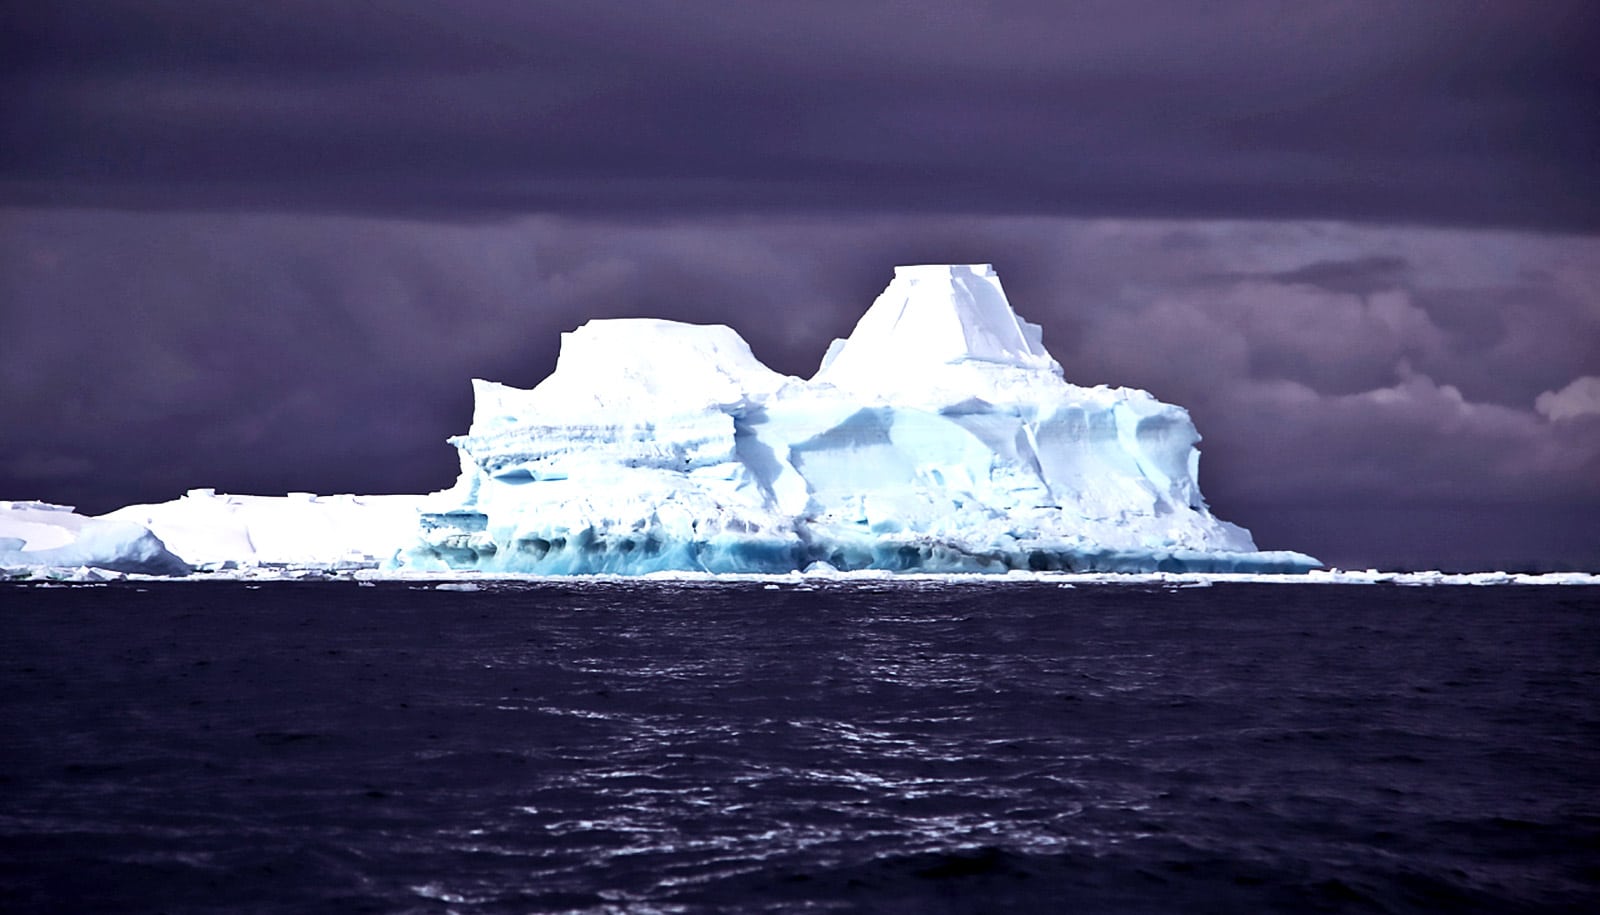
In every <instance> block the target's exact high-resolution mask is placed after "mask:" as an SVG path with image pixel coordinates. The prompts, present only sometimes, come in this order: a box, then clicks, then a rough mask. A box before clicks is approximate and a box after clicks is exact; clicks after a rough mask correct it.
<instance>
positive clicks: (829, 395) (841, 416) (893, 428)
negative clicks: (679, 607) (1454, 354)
mask: <svg viewBox="0 0 1600 915" xmlns="http://www.w3.org/2000/svg"><path fill="white" fill-rule="evenodd" d="M473 385H474V393H475V396H476V403H475V407H474V413H473V419H472V425H471V428H470V429H469V430H468V432H467V434H466V435H462V436H457V437H456V438H453V439H451V442H452V443H453V444H454V445H455V446H456V448H457V449H458V450H459V452H460V458H461V476H460V479H459V480H458V481H457V483H456V485H455V486H454V487H453V488H452V489H448V490H444V491H442V492H438V493H433V494H431V495H426V496H424V495H399V496H349V495H343V496H316V495H312V494H310V493H294V494H291V495H288V496H279V497H268V496H236V495H234V496H230V495H222V494H218V493H216V492H214V491H212V490H208V489H196V490H191V491H190V492H189V494H188V495H186V496H184V497H183V498H181V499H177V500H174V501H171V502H165V503H161V504H157V505H132V506H128V507H126V508H122V509H118V510H117V511H115V512H112V513H110V514H109V515H106V516H104V517H103V518H100V519H90V518H84V517H83V516H81V515H76V514H74V513H72V512H71V510H70V509H58V508H55V507H50V506H41V505H40V504H39V503H0V567H10V568H19V567H20V568H25V569H38V568H46V567H57V568H73V567H78V566H91V567H99V568H106V569H114V570H118V571H121V572H130V573H148V574H162V575H173V574H183V573H184V572H185V571H187V570H188V567H189V566H190V565H193V566H197V567H199V568H202V569H206V570H222V569H227V568H230V567H235V568H263V567H265V568H273V567H278V568H282V567H289V568H302V569H304V568H309V567H315V568H323V569H328V570H339V569H346V570H348V569H353V568H360V567H374V566H382V567H384V568H386V569H388V570H389V571H390V572H392V573H394V574H416V573H422V574H427V573H436V574H449V573H453V572H462V571H470V572H490V573H504V574H532V575H565V574H624V575H645V574H652V573H666V572H679V573H689V574H703V573H740V574H782V573H787V572H796V571H807V570H809V571H811V572H813V573H817V572H820V573H832V572H834V571H844V572H852V571H856V572H859V571H862V570H886V571H892V572H917V573H957V574H959V573H974V572H976V573H1002V572H1011V571H1019V572H1056V571H1063V572H1184V573H1196V572H1210V573H1257V574H1261V573H1284V572H1289V573H1294V572H1304V571H1306V570H1308V569H1312V568H1315V567H1316V566H1318V565H1319V563H1318V562H1317V561H1316V560H1315V559H1312V558H1311V557H1310V556H1307V555H1305V554H1303V553H1294V552H1260V551H1257V550H1256V548H1255V544H1254V543H1253V542H1252V541H1251V539H1250V534H1249V532H1248V531H1245V530H1244V529H1242V528H1240V527H1237V526H1235V525H1232V524H1229V523H1227V522H1225V521H1222V520H1219V519H1217V518H1216V517H1214V516H1212V514H1211V513H1210V511H1209V510H1207V508H1206V505H1205V502H1204V500H1203V499H1202V498H1201V496H1200V487H1199V484H1198V482H1197V479H1196V477H1197V472H1198V464H1199V457H1200V454H1199V452H1198V451H1197V450H1196V449H1195V447H1194V446H1195V443H1196V442H1197V441H1199V435H1197V434H1196V432H1195V429H1194V425H1193V423H1191V422H1190V420H1189V414H1188V413H1187V412H1186V411H1184V410H1183V409H1182V408H1180V407H1175V406H1172V405H1170V404H1164V403H1161V402H1160V401H1158V400H1156V399H1155V398H1154V397H1152V396H1150V395H1149V394H1148V393H1146V392H1144V391H1139V390H1133V389H1129V388H1107V387H1104V386H1100V387H1095V388H1082V387H1078V386H1076V385H1072V384H1068V383H1067V382H1066V381H1065V380H1063V378H1062V371H1061V366H1060V365H1059V364H1058V363H1057V362H1056V361H1055V359H1053V358H1051V356H1050V354H1049V352H1047V351H1046V350H1045V348H1044V343H1043V338H1042V334H1041V331H1040V328H1039V327H1038V325H1035V324H1030V323H1029V322H1027V321H1024V320H1022V319H1021V318H1019V317H1018V316H1017V314H1016V312H1014V311H1013V310H1012V309H1011V305H1010V303H1009V302H1008V301H1007V300H1006V295H1005V291H1004V290H1003V289H1002V288H1001V286H1000V279H999V277H998V276H996V275H995V272H994V269H993V268H992V267H990V266H989V265H987V264H979V265H926V266H913V267H897V268H896V269H895V276H894V280H893V281H892V282H891V283H890V284H889V286H888V288H887V289H885V290H884V292H883V294H882V295H880V296H879V297H878V299H877V301H876V302H874V303H873V305H872V307H871V308H870V309H868V310H867V312H866V314H865V315H863V316H862V318H861V320H860V322H859V323H858V324H857V325H856V328H855V330H854V331H853V332H852V333H851V335H850V337H849V338H848V339H845V340H835V341H834V342H833V345H832V346H830V347H828V351H827V354H826V355H825V356H824V357H823V360H822V365H821V367H820V368H819V369H818V370H817V372H816V374H815V375H814V376H813V377H812V378H811V380H809V381H805V380H802V379H799V378H794V377H790V376H786V375H779V374H778V373H776V372H774V371H772V370H771V369H769V368H767V367H766V366H765V365H763V364H761V362H760V361H759V360H757V359H756V357H755V356H754V355H753V354H752V353H751V352H750V347H749V345H748V344H746V343H745V341H744V339H743V338H741V337H740V336H739V334H738V333H736V332H735V331H734V330H732V329H731V328H728V327H724V326H721V325H711V326H702V325H693V324H683V323H679V322H676V321H664V320H657V319H651V318H628V319H615V320H596V321H590V322H589V323H587V324H585V325H583V326H582V327H579V328H578V329H577V330H575V331H572V332H571V333H567V334H563V335H562V341H561V353H560V357H559V359H558V361H557V364H556V370H555V372H554V373H553V374H551V376H550V377H549V378H547V379H545V380H544V382H543V383H541V384H540V385H538V386H537V387H535V388H534V389H533V390H531V391H524V390H518V389H515V388H510V387H506V386H504V385H500V384H494V383H492V382H487V381H474V382H473ZM180 557H181V558H180Z"/></svg>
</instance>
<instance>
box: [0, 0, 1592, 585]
mask: <svg viewBox="0 0 1600 915" xmlns="http://www.w3.org/2000/svg"><path fill="white" fill-rule="evenodd" d="M1597 23H1600V14H1597V12H1596V8H1595V7H1594V5H1593V4H1588V3H1548V4H1539V5H1536V6H1535V5H1524V4H1475V5H1441V4H1414V3H1383V2H1360V3H1340V4H1327V5H1322V6H1313V5H1308V4H1282V3H1270V2H1264V0H1263V2H1235V3H1227V4H1221V5H1203V6H1202V5H1184V4H1141V3H1119V4H1055V3H1048V4H1047V3H990V4H974V3H960V4H956V3H950V4H942V3H917V4H910V3H906V4H864V3H819V4H807V5H804V6H803V7H802V6H774V5H770V4H742V3H726V4H724V3H709V2H695V3H671V4H669V3H665V2H662V3H654V2H641V3H637V4H628V5H626V7H607V6H605V5H599V4H540V3H490V2H465V3H456V4H435V3H420V2H418V3H411V2H396V3H390V4H383V5H337V6H336V5H330V4H321V3H318V4H312V3H298V2H283V3H276V4H271V5H269V6H267V7H263V8H259V9H252V10H249V11H245V10H243V9H242V8H240V7H237V6H236V5H232V4H222V3H210V2H167V3H154V2H147V3H134V2H127V3H113V2H107V3H84V4H55V5H33V6H31V7H28V8H22V7H18V8H15V9H8V10H7V11H6V12H4V13H0V35H4V36H5V37H4V38H0V42H4V43H5V47H3V48H0V80H3V82H4V86H3V88H4V94H3V96H0V129H3V142H0V206H3V207H5V208H4V209H0V497H5V498H45V499H50V500H55V501H60V502H65V503H69V504H76V505H79V506H82V507H84V508H86V509H87V510H90V511H102V510H106V509H110V508H112V507H115V506H117V505H120V504H125V503H127V502H132V501H145V500H163V499H167V498H171V497H173V496H175V495H177V494H178V493H180V492H181V491H182V490H184V489H186V488H189V487H193V486H216V487H218V488H220V489H224V490H232V491H240V492H284V491H288V490H315V491H322V492H331V491H352V490H354V491H367V492H377V491H425V490H429V489H435V488H440V487H443V486H446V485H448V484H449V483H450V482H451V480H452V479H453V475H454V472H455V461H454V455H453V452H452V449H450V448H449V446H447V445H445V444H444V443H443V438H444V437H445V436H447V435H450V434H453V433H456V432H460V431H463V430H464V429H465V427H466V424H467V421H468V419H469V413H470V407H471V404H470V388H469V386H468V384H467V380H468V379H469V378H471V377H487V378H492V379H495V380H499V381H504V382H508V383H511V384H516V385H521V386H531V385H533V384H535V383H537V382H538V381H539V379H540V378H542V377H543V375H544V374H545V373H547V372H548V371H549V370H550V368H551V367H552V366H553V364H554V359H555V354H556V348H557V345H558V337H559V333H560V332H561V331H563V330H570V329H571V328H573V327H575V326H577V325H578V324H581V323H582V322H583V321H585V320H588V319H591V318H596V317H611V316H624V315H656V316H663V317H671V318H678V319H682V320H690V321H701V322H717V323H725V324H729V325H731V326H733V327H734V328H735V329H737V330H738V331H739V332H740V333H741V334H743V335H744V336H745V337H746V339H748V340H749V341H750V342H751V344H752V346H753V348H754V350H755V352H756V354H757V355H758V356H760V357H761V358H762V359H763V360H764V361H766V362H767V363H768V364H770V365H772V366H773V367H774V368H776V369H778V370H780V371H783V372H787V373H790V374H795V375H800V376H809V375H810V374H811V372H812V371H813V370H814V368H815V367H816V363H817V361H818V360H819V359H820V357H821V355H822V353H823V351H824V350H825V348H826V346H827V344H828V341H829V340H830V339H832V338H834V337H836V336H842V335H844V334H847V333H848V332H849V330H850V328H851V326H852V325H853V323H854V321H855V319H856V318H857V317H858V316H859V315H860V313H861V312H862V311H863V310H864V309H865V308H866V306H867V305H868V304H869V303H870V302H871V300H872V298H873V296H874V295H876V293H877V292H878V291H879V290H880V289H881V288H882V287H883V285H884V284H885V283H886V282H887V281H888V279H889V276H890V273H891V268H892V266H893V265H895V264H902V263H919V262H983V261H992V262H994V263H995V264H996V265H997V267H998V268H999V270H1000V274H1001V277H1002V279H1003V281H1004V283H1005V285H1006V287H1007V289H1008V291H1009V292H1010V295H1011V298H1012V301H1013V303H1014V304H1015V305H1016V307H1017V308H1018V310H1019V311H1020V312H1021V313H1022V314H1023V315H1024V316H1026V317H1028V318H1029V319H1031V320H1034V321H1037V322H1039V323H1041V324H1042V325H1043V326H1044V328H1045V342H1046V344H1047V346H1048V347H1049V348H1050V349H1051V351H1052V353H1054V354H1055V355H1056V356H1057V358H1058V359H1059V360H1060V361H1061V362H1062V364H1063V365H1064V367H1065V369H1066V373H1067V377H1068V378H1069V380H1072V381H1074V382H1077V383H1079V384H1088V385H1092V384H1098V383H1107V384H1113V385H1133V386H1139V387H1145V388H1148V389H1150V390H1152V391H1153V392H1154V393H1155V394H1157V395H1158V396H1160V397H1162V398H1163V399H1166V400H1169V401H1172V402H1175V403H1179V404H1182V405H1184V406H1186V407H1188V408H1189V409H1190V410H1191V412H1192V413H1193V414H1194V417H1195V419H1196V422H1197V424H1198V426H1199V428H1200V431H1201V432H1202V433H1203V434H1204V435H1205V436H1206V439H1205V442H1204V443H1203V445H1202V450H1203V452H1204V460H1203V462H1202V482H1203V484H1204V487H1205V491H1206V494H1207V496H1208V498H1209V499H1210V501H1211V502H1212V504H1213V507H1214V508H1215V509H1216V510H1217V512H1218V513H1219V514H1221V515H1222V516H1223V517H1226V518H1229V519H1230V520H1236V521H1238V522H1240V523H1243V524H1245V525H1246V526H1249V527H1251V528H1252V529H1253V530H1254V531H1255V532H1256V534H1257V539H1258V541H1259V542H1260V543H1261V545H1262V546H1264V547H1267V548H1278V547H1282V548H1296V549H1305V550H1307V551H1310V552H1313V553H1317V554H1319V555H1321V556H1322V558H1324V559H1326V560H1328V561H1330V562H1335V563H1339V564H1344V565H1351V564H1385V563H1388V564H1411V565H1451V564H1453V565H1457V566H1463V565H1477V564H1483V563H1495V562H1522V563H1524V564H1531V565H1539V564H1550V565H1573V564H1579V565H1596V564H1600V553H1597V550H1600V522H1597V521H1596V520H1595V519H1596V518H1600V400H1597V395H1596V390H1597V388H1596V385H1597V384H1600V381H1597V379H1600V236H1597V235H1596V234H1595V233H1596V231H1597V229H1600V167H1597V166H1596V163H1597V162H1600V120H1597V119H1596V118H1595V116H1594V112H1595V110H1596V103H1597V100H1600V99H1597V95H1596V88H1595V87H1596V86H1600V70H1597V67H1596V64H1595V63H1594V61H1593V59H1592V58H1593V55H1592V54H1591V53H1589V51H1590V49H1591V48H1592V46H1593V43H1594V42H1593V40H1592V39H1594V37H1595V36H1596V34H1597Z"/></svg>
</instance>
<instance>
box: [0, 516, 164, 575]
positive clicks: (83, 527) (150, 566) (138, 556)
mask: <svg viewBox="0 0 1600 915" xmlns="http://www.w3.org/2000/svg"><path fill="white" fill-rule="evenodd" d="M84 566H87V567H95V568H102V569H112V570H116V571H119V572H141V573H147V574H152V575H183V574H186V573H187V572H188V571H189V567H188V565H186V564H185V563H184V562H183V561H182V560H181V559H179V558H178V557H177V556H174V555H173V554H172V552H170V551H169V550H168V549H167V547H166V546H165V544H163V543H162V541H161V540H160V539H158V538H157V537H156V536H155V535H153V534H152V533H151V532H150V531H149V530H148V529H146V528H145V527H144V526H142V525H139V524H136V523H130V522H128V521H126V520H122V519H110V520H106V519H99V518H90V517H86V516H84V515H80V514H78V513H76V512H74V511H73V510H72V507H71V506H67V505H51V504H48V503H44V502H0V569H14V568H32V567H49V568H68V569H71V568H77V567H84Z"/></svg>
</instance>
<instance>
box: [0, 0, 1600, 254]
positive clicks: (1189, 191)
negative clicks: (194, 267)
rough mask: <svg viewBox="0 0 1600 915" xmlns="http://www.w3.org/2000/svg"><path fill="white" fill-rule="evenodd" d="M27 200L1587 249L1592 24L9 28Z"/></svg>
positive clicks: (18, 172) (36, 12)
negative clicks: (799, 213) (1317, 233)
mask: <svg viewBox="0 0 1600 915" xmlns="http://www.w3.org/2000/svg"><path fill="white" fill-rule="evenodd" d="M0 34H4V35H6V36H7V38H6V39H5V41H6V42H7V44H8V46H9V47H7V48H6V49H5V50H6V52H7V53H5V54H4V55H0V57H3V58H4V59H5V60H7V61H8V63H7V64H5V65H3V66H4V77H5V80H6V90H7V91H6V93H5V98H6V102H5V105H6V117H5V121H6V124H5V127H6V142H5V143H4V144H3V148H4V152H3V153H0V180H3V186H0V193H3V194H4V195H5V197H6V198H8V199H9V200H10V201H12V202H16V203H33V204H37V203H50V204H62V203H71V204H80V205H93V206H128V207H195V206H199V207H216V206H251V207H268V208H282V207H297V208H307V209H335V210H345V209H351V208H356V209H363V210H369V211H372V210H376V211H384V212H416V213H425V214H431V215H438V214H452V215H457V216H463V215H471V214H490V213H500V214H504V213H516V212H526V211H529V210H551V209H554V210H561V211H587V212H597V211H604V212H616V211H625V212H634V213H641V212H643V213H656V212H659V211H661V210H662V209H664V208H672V209H674V210H677V211H683V210H686V209H688V210H711V211H724V210H728V209H735V210H747V209H750V208H763V209H771V208H783V209H790V210H796V209H798V210H835V211H836V210H851V211H862V210H867V211H875V210H880V209H883V208H896V209H907V208H908V209H912V210H918V211H945V212H947V211H952V210H958V211H963V212H974V213H985V214H1005V213H1010V214H1019V213H1030V214H1057V215H1076V216H1082V215H1121V216H1128V215H1143V216H1174V215H1185V216H1225V217H1237V216H1276V217H1311V218H1361V219H1386V220H1394V221H1402V222H1418V221H1421V222H1444V223H1485V222H1487V223H1496V224H1517V225H1537V226H1556V227H1564V228H1580V229H1593V228H1594V227H1596V225H1600V177H1597V175H1596V170H1595V167H1594V162H1595V161H1596V159H1597V158H1600V123H1597V120H1596V118H1595V117H1594V112H1595V104H1596V101H1597V95H1596V93H1597V91H1600V90H1597V89H1596V87H1597V86H1600V65H1597V64H1596V63H1595V55H1593V54H1592V49H1593V45H1594V39H1595V38H1596V36H1597V35H1600V11H1597V9H1596V7H1595V6H1594V4H1592V3H1586V2H1582V0H1573V2H1549V3H1540V4H1513V3H1480V4H1419V3H1412V2H1405V0H1393V2H1390V0H1358V2H1342V3H1329V4H1304V3H1284V2H1276V0H1242V2H1232V3H1223V4H1173V3H1165V2H1120V3H1111V4H1104V3H1056V2H992V3H971V2H952V0H935V2H915V3H911V2H903V3H893V2H892V3H861V2H856V0H850V2H842V0H840V2H828V0H824V2H818V3H807V4H750V3H742V2H736V0H728V2H715V0H714V2H707V0H698V2H692V3H680V2H666V0H640V2H631V3H627V4H593V3H565V2H552V3H540V2H527V3H505V2H491V0H477V2H471V0H469V2H462V3H449V4H440V3H434V2H421V0H396V2H392V3H384V4H328V3H322V2H308V0H284V2H279V3H272V4H266V5H261V6H258V7H256V8H252V9H251V10H249V11H242V10H240V9H239V8H238V7H237V5H235V4H232V3H227V2H222V0H216V2H199V0H191V2H168V3H152V2H92V0H91V2H85V3H72V4H24V5H18V6H15V7H14V8H12V9H11V10H10V12H9V13H8V14H6V17H5V20H4V21H3V22H0Z"/></svg>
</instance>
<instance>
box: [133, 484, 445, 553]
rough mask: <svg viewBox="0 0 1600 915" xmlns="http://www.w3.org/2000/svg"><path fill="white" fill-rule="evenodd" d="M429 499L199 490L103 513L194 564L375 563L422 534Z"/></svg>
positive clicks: (409, 543)
mask: <svg viewBox="0 0 1600 915" xmlns="http://www.w3.org/2000/svg"><path fill="white" fill-rule="evenodd" d="M427 503H428V497H427V496H413V495H399V496H353V495H335V496H318V495H314V494H312V493H291V494H289V495H287V496H239V495H224V494H220V493H217V492H215V491H214V490H210V489H192V490H190V491H189V492H188V494H186V495H185V496H183V497H182V498H180V499H174V500H173V501H171V502H161V503H157V504H153V505H129V506H127V507H126V508H119V509H117V510H116V511H114V512H111V513H110V514H107V515H104V516H102V517H104V518H106V519H109V520H116V521H124V522H133V523H135V524H139V525H143V526H144V527H147V528H149V529H150V530H151V531H152V532H154V533H155V535H156V536H158V537H160V538H161V540H162V542H164V543H165V544H166V545H167V547H168V548H169V549H171V550H172V552H174V553H176V554H178V555H179V556H181V557H183V558H184V559H185V560H187V561H188V562H189V563H190V564H192V565H217V564H221V563H227V562H232V563H235V564H238V565H256V564H277V565H311V564H339V563H356V564H371V563H376V562H384V561H388V560H391V559H393V558H394V556H395V554H396V553H397V552H399V551H400V550H402V549H404V548H406V547H409V546H411V545H412V544H413V543H415V541H416V538H417V516H418V511H419V509H420V508H421V507H422V506H424V505H425V504H427Z"/></svg>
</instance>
